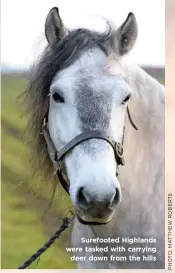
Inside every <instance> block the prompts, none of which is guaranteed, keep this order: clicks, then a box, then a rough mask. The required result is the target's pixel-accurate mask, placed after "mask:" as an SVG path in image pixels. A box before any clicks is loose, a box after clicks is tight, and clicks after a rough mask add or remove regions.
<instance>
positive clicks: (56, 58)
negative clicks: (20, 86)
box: [24, 22, 112, 178]
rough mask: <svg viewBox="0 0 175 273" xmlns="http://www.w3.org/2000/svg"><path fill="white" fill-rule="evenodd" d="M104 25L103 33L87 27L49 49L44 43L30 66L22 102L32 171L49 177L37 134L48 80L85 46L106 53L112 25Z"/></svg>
mask: <svg viewBox="0 0 175 273" xmlns="http://www.w3.org/2000/svg"><path fill="white" fill-rule="evenodd" d="M107 26H108V27H107V30H106V31H105V32H104V33H99V32H94V31H91V30H88V29H76V30H73V31H70V32H69V34H68V35H67V36H66V37H65V38H64V39H62V40H61V41H58V42H57V43H56V44H55V45H54V46H53V47H52V48H51V47H49V46H47V47H46V49H45V50H44V52H43V54H42V55H41V57H40V59H39V60H38V62H37V63H36V64H35V65H34V66H33V67H32V69H31V74H30V80H29V85H28V88H27V90H26V91H25V99H24V102H25V104H27V109H28V111H27V112H28V116H29V118H28V129H29V133H30V137H31V144H32V147H33V153H32V155H31V159H32V160H31V161H32V162H33V163H34V164H33V170H34V172H38V170H41V169H42V170H44V172H45V175H48V176H49V178H50V175H51V173H50V170H51V169H50V164H49V163H50V159H49V158H48V153H47V151H46V144H45V141H44V140H43V137H42V135H41V134H40V131H41V127H42V123H43V119H44V117H45V116H46V115H47V113H48V101H49V100H48V93H49V88H50V85H51V82H52V80H53V78H54V76H55V74H56V73H57V72H59V71H60V70H62V69H64V68H66V67H68V66H69V65H71V64H73V63H74V62H75V61H76V60H77V59H79V57H80V55H81V54H82V53H84V52H85V51H87V50H88V49H91V48H94V47H100V48H101V49H102V50H103V51H104V52H105V54H107V55H108V53H109V49H108V48H109V43H108V41H109V40H110V37H111V35H112V27H111V25H110V24H109V22H107Z"/></svg>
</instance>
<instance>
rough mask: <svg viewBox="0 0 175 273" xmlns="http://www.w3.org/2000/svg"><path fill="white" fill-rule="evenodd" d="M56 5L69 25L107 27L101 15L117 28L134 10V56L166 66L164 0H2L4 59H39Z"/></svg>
mask: <svg viewBox="0 0 175 273" xmlns="http://www.w3.org/2000/svg"><path fill="white" fill-rule="evenodd" d="M54 6H57V7H59V9H60V14H61V17H62V20H63V21H64V23H65V25H66V26H68V27H69V28H75V27H90V28H92V29H93V28H95V29H97V30H98V29H99V30H101V29H104V26H105V25H104V22H103V20H102V19H101V18H100V16H99V15H102V16H105V17H107V18H109V19H112V20H113V21H114V23H115V24H116V26H117V27H118V26H119V25H120V24H122V23H123V21H124V20H125V19H126V17H127V15H128V13H129V12H133V13H134V14H135V15H136V18H137V21H138V26H139V36H138V40H137V43H136V46H135V48H134V50H133V52H132V53H131V58H133V59H134V60H135V61H136V62H137V63H139V64H149V65H163V66H164V63H165V1H164V0H140V1H139V0H119V1H118V0H107V1H100V0H88V1H87V0H74V1H71V0H13V1H11V0H2V1H1V8H2V14H1V60H2V62H5V63H7V64H10V65H13V66H17V67H27V66H29V65H30V64H31V63H32V62H33V61H34V60H35V59H36V57H37V56H38V54H39V53H40V52H41V51H42V49H43V47H44V46H45V44H46V41H45V38H44V23H45V18H46V15H47V13H48V11H49V10H50V9H51V8H52V7H54Z"/></svg>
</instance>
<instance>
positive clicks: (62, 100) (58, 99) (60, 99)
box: [52, 92, 64, 103]
mask: <svg viewBox="0 0 175 273" xmlns="http://www.w3.org/2000/svg"><path fill="white" fill-rule="evenodd" d="M52 96H53V99H54V101H56V102H61V103H63V102H64V98H63V97H62V96H60V94H59V93H57V92H54V93H53V95H52Z"/></svg>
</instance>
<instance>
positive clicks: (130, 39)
mask: <svg viewBox="0 0 175 273" xmlns="http://www.w3.org/2000/svg"><path fill="white" fill-rule="evenodd" d="M137 34H138V26H137V21H136V18H135V15H134V14H133V13H132V12H130V13H129V14H128V17H127V19H126V20H125V22H124V23H123V24H122V25H121V26H120V27H119V28H118V29H117V31H116V32H115V33H114V36H113V46H114V49H115V48H116V50H117V52H118V53H119V54H120V55H124V54H127V53H128V52H129V51H130V50H131V49H132V48H133V46H134V44H135V42H136V39H137Z"/></svg>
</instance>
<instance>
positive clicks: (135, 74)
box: [121, 65, 165, 196]
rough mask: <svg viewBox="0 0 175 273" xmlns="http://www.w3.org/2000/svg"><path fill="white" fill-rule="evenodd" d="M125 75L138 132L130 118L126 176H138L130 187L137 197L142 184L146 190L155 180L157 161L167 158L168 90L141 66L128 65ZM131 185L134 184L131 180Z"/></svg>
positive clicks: (126, 141)
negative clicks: (165, 117)
mask: <svg viewBox="0 0 175 273" xmlns="http://www.w3.org/2000/svg"><path fill="white" fill-rule="evenodd" d="M125 73H126V75H127V78H128V81H129V84H130V86H131V88H132V90H133V99H132V100H131V102H130V104H129V109H130V113H131V117H132V119H133V121H134V122H135V123H136V126H137V127H138V131H136V130H135V129H134V128H133V127H132V125H131V124H130V122H129V119H128V118H127V116H126V123H127V124H126V139H125V155H126V160H127V163H126V164H127V165H128V166H126V168H127V170H126V171H125V170H123V173H122V175H123V176H124V177H126V176H130V177H133V176H135V177H138V179H133V180H134V181H132V186H131V185H130V191H133V192H131V193H130V194H133V195H132V196H134V193H135V194H137V191H136V190H135V189H136V188H137V187H138V188H141V186H140V183H142V187H143V188H144V187H145V190H146V179H148V180H149V183H153V181H155V173H154V171H156V166H155V165H156V164H155V161H157V163H158V164H159V163H160V160H163V159H164V155H163V153H164V98H165V94H164V87H163V86H162V85H161V84H160V83H159V82H158V81H157V80H155V79H154V78H152V77H151V76H149V75H148V74H147V73H146V72H145V71H144V70H142V69H141V68H140V67H138V66H136V65H132V66H130V65H127V66H126V67H125ZM160 147H161V148H160ZM158 164H157V166H158ZM161 164H162V163H161ZM151 165H152V166H154V170H153V168H151ZM121 172H122V170H121ZM143 176H145V178H143ZM127 180H128V179H127ZM142 180H144V182H143V181H142ZM128 183H130V184H131V182H130V181H129V180H128ZM137 184H138V185H137ZM150 187H151V185H150Z"/></svg>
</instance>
